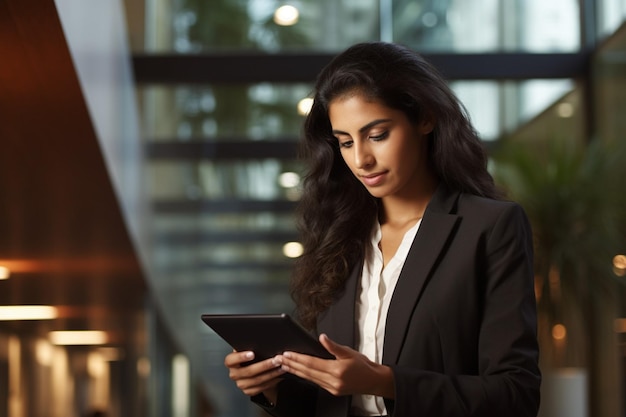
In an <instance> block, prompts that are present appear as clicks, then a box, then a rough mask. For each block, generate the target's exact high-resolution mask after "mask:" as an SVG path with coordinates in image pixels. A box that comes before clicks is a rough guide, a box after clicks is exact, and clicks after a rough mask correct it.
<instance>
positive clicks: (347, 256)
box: [290, 42, 498, 329]
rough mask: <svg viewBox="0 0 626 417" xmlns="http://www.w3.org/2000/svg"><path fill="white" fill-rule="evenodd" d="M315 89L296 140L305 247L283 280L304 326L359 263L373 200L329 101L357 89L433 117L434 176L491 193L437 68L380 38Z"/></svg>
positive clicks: (470, 131) (331, 69) (331, 68)
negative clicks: (344, 148)
mask: <svg viewBox="0 0 626 417" xmlns="http://www.w3.org/2000/svg"><path fill="white" fill-rule="evenodd" d="M314 93H315V96H314V101H313V106H312V108H311V111H310V113H309V114H308V116H307V118H306V120H305V123H304V135H303V136H304V137H303V140H302V142H301V145H300V156H301V157H302V158H303V159H304V161H305V163H306V168H307V171H306V175H305V178H304V184H303V192H302V199H301V201H300V204H299V208H298V211H297V214H298V228H299V231H300V233H301V239H302V244H303V246H304V252H303V254H302V256H301V257H300V258H298V260H297V261H296V264H295V268H294V273H293V277H292V280H291V285H290V292H291V296H292V298H293V300H294V302H295V304H296V309H297V311H296V313H297V315H298V318H299V319H300V321H301V322H302V324H303V325H304V326H305V327H307V328H309V329H314V328H315V326H316V320H317V317H318V316H319V314H320V313H322V312H323V311H324V310H326V309H327V308H328V307H329V306H330V305H331V304H332V302H333V301H334V300H335V299H336V297H337V296H338V295H340V294H341V292H342V291H343V289H344V287H345V282H346V279H347V278H348V275H349V274H350V272H351V270H352V269H353V268H354V267H355V266H356V265H357V263H359V262H363V256H364V253H365V248H366V245H367V243H368V242H369V239H370V233H371V227H372V225H373V224H374V222H375V221H376V219H377V215H378V199H377V198H375V197H373V196H372V195H370V194H369V192H368V191H367V189H366V188H365V187H364V186H363V185H362V184H361V183H360V182H359V181H358V180H357V179H356V178H355V176H354V175H353V174H352V172H351V171H350V170H349V168H348V167H347V165H346V164H345V162H344V160H343V158H342V156H341V154H340V150H339V146H338V142H337V139H336V138H335V137H334V136H333V134H332V128H331V124H330V120H329V117H328V106H329V104H330V103H331V102H332V101H333V100H334V99H336V98H338V97H343V96H346V95H349V94H354V93H358V94H362V95H364V96H365V97H367V98H368V99H372V100H376V101H379V102H380V103H382V104H384V105H386V106H388V107H390V108H393V109H396V110H400V111H402V112H404V114H405V115H406V116H407V118H408V119H409V120H410V121H411V122H413V123H419V122H421V121H423V120H430V121H434V123H435V128H434V129H433V131H432V132H431V133H430V134H429V136H428V139H427V140H428V156H429V162H430V164H431V168H432V170H433V172H434V174H435V176H436V177H437V179H438V180H439V182H442V183H444V184H446V185H447V186H448V188H450V189H452V190H458V191H462V192H466V193H471V194H475V195H479V196H485V197H490V198H496V197H498V192H497V190H496V188H495V186H494V182H493V179H492V177H491V175H490V174H489V173H488V172H487V157H486V154H485V151H484V148H483V146H482V143H481V142H480V140H479V138H478V135H477V134H476V131H475V130H474V128H473V127H472V125H471V123H470V121H469V118H468V116H467V112H466V111H465V109H464V107H463V105H462V104H461V103H460V102H459V100H458V99H457V98H456V96H455V95H454V94H453V93H452V91H451V90H450V88H449V87H448V85H447V83H446V81H445V80H444V79H443V77H442V76H441V75H440V74H439V72H438V71H437V70H436V69H435V68H434V67H433V66H431V65H430V64H429V63H428V62H426V61H425V60H424V59H423V58H422V57H421V56H420V55H419V54H417V53H416V52H414V51H412V50H411V49H409V48H406V47H404V46H401V45H397V44H392V43H385V42H373V43H361V44H357V45H354V46H352V47H350V48H348V49H347V50H346V51H344V52H343V53H341V54H340V55H338V56H337V57H335V58H334V59H333V60H332V61H331V62H330V63H329V64H328V65H327V66H326V67H325V68H324V69H323V70H322V72H321V73H320V74H319V76H318V79H317V82H316V85H315V89H314ZM425 118H427V119H425Z"/></svg>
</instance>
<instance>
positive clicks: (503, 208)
mask: <svg viewBox="0 0 626 417" xmlns="http://www.w3.org/2000/svg"><path fill="white" fill-rule="evenodd" d="M457 214H458V215H460V216H476V217H477V218H483V219H497V218H500V217H501V216H502V215H505V214H506V215H509V216H514V217H516V216H520V217H526V213H525V212H524V209H523V207H522V206H521V205H520V204H519V203H517V202H515V201H512V200H505V199H495V198H488V197H482V196H478V195H473V194H469V193H460V195H459V198H458V200H457Z"/></svg>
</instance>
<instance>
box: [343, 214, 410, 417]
mask: <svg viewBox="0 0 626 417" xmlns="http://www.w3.org/2000/svg"><path fill="white" fill-rule="evenodd" d="M421 222H422V221H421V219H420V220H418V221H417V223H416V224H415V225H414V226H413V227H411V228H410V229H409V230H407V231H406V233H405V234H404V237H403V238H402V243H400V246H399V247H398V250H397V251H396V253H395V254H394V256H393V258H391V260H390V261H389V263H388V264H387V265H386V266H384V268H383V253H382V251H381V250H380V248H379V243H380V240H381V237H382V232H381V228H380V224H378V223H376V228H375V229H374V230H373V233H372V240H371V245H370V247H369V250H367V253H366V256H365V262H364V264H363V274H362V276H361V288H360V291H359V297H358V299H357V305H356V320H357V329H358V332H357V347H358V350H359V352H361V353H362V354H364V355H365V356H367V357H368V359H370V360H371V361H373V362H376V363H381V361H382V358H383V344H384V337H385V323H386V321H387V311H388V310H389V303H390V302H391V296H392V295H393V290H394V288H395V287H396V283H397V282H398V277H399V276H400V272H401V271H402V267H403V266H404V261H405V260H406V257H407V254H408V253H409V249H410V248H411V244H412V243H413V240H414V239H415V236H416V235H417V230H418V229H419V226H420V224H421ZM351 414H354V415H360V416H384V415H387V409H386V407H385V403H384V401H383V398H382V397H376V396H373V395H354V396H353V397H352V410H351Z"/></svg>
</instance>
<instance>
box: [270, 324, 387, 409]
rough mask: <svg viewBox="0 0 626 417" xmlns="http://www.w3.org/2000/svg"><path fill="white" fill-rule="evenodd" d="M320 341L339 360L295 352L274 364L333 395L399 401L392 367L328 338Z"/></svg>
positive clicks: (324, 336) (322, 337)
mask: <svg viewBox="0 0 626 417" xmlns="http://www.w3.org/2000/svg"><path fill="white" fill-rule="evenodd" d="M319 340H320V342H321V343H322V345H323V346H324V347H325V348H326V350H328V351H329V352H330V353H331V354H332V355H333V356H335V360H332V359H330V360H328V359H320V358H317V357H314V356H309V355H303V354H300V353H295V352H285V353H283V354H282V355H279V356H277V357H275V358H274V360H276V361H277V362H279V363H281V364H282V369H283V370H284V371H285V372H289V373H291V374H294V375H297V376H299V377H301V378H304V379H306V380H308V381H311V382H313V383H315V384H317V385H319V386H320V387H322V388H324V389H325V390H326V391H328V392H330V393H331V394H333V395H337V396H338V395H353V394H371V395H377V396H381V397H385V398H395V389H394V382H393V373H392V371H391V369H390V368H389V367H387V366H384V365H380V364H377V363H375V362H372V361H370V360H369V359H368V358H367V357H366V356H365V355H363V354H361V353H359V352H357V351H355V350H354V349H351V348H349V347H348V346H343V345H339V344H337V343H335V342H333V341H332V340H330V339H329V338H328V336H326V335H325V334H322V335H320V337H319Z"/></svg>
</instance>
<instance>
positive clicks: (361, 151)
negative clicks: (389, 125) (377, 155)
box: [354, 145, 374, 169]
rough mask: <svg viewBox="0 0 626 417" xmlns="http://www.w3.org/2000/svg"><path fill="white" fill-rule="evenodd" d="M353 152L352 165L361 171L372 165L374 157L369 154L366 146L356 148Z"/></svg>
mask: <svg viewBox="0 0 626 417" xmlns="http://www.w3.org/2000/svg"><path fill="white" fill-rule="evenodd" d="M355 148H356V149H355V152H354V164H355V165H356V167H357V168H360V169H363V168H367V167H369V166H372V165H373V164H374V155H372V153H371V152H370V150H369V148H368V146H366V145H361V146H356V147H355Z"/></svg>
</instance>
